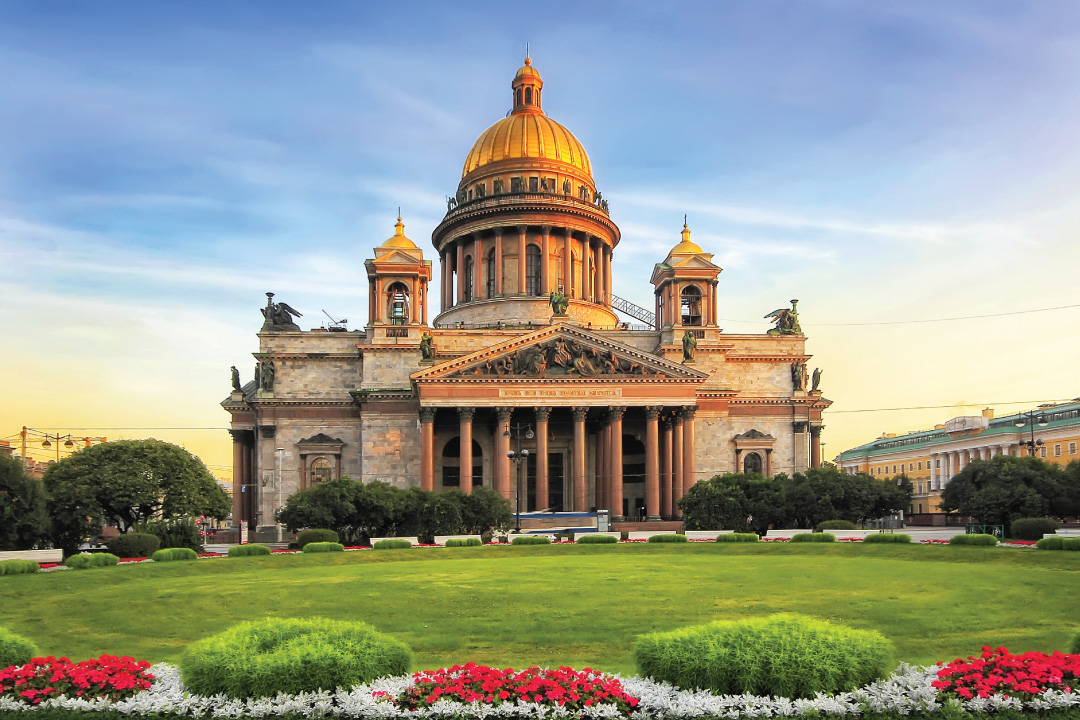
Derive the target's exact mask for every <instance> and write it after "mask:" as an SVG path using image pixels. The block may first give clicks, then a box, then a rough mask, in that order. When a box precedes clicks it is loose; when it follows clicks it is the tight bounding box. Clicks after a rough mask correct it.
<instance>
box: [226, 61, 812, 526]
mask: <svg viewBox="0 0 1080 720" xmlns="http://www.w3.org/2000/svg"><path fill="white" fill-rule="evenodd" d="M543 87H544V82H543V80H541V78H540V74H539V73H538V72H537V70H536V68H534V67H533V66H532V61H531V60H530V59H528V58H526V60H525V64H524V65H523V66H522V67H521V68H520V69H519V70H518V71H517V73H516V74H515V76H514V79H513V81H512V83H511V89H512V95H513V110H512V111H511V112H510V113H509V114H508V115H507V116H506V117H505V118H503V119H501V120H499V121H498V122H496V123H495V124H494V125H492V126H491V127H489V128H488V129H487V130H485V131H484V132H483V133H482V134H481V135H480V137H479V139H477V140H476V142H475V143H474V144H473V146H472V149H471V150H469V152H468V154H467V155H466V156H465V164H464V168H463V169H462V175H461V181H460V182H459V183H458V186H457V190H456V192H455V194H454V196H453V197H448V198H447V209H446V215H445V216H444V217H443V219H442V221H441V222H440V223H439V225H438V226H437V227H436V228H435V230H434V231H433V232H432V235H431V243H432V246H433V249H434V254H432V255H431V257H432V259H425V257H424V251H423V250H422V249H421V248H420V247H419V246H418V245H417V244H416V243H415V242H413V241H412V240H411V239H409V237H408V236H406V234H405V226H404V224H403V223H402V221H401V218H400V217H399V218H398V220H397V224H396V225H395V226H394V234H393V235H392V236H390V238H389V239H387V240H386V241H385V242H383V243H382V244H381V245H379V246H378V247H375V248H374V252H373V254H374V257H372V258H371V259H369V260H367V261H366V262H365V267H366V269H367V280H368V317H367V323H366V325H365V326H364V328H363V330H356V331H354V330H348V329H346V328H345V327H341V326H336V325H331V327H329V328H318V329H313V330H307V331H304V330H301V329H300V327H299V326H297V325H296V324H295V323H294V319H293V318H294V316H295V315H298V314H299V313H298V312H296V311H295V310H293V308H291V307H290V306H289V305H287V304H286V303H284V302H280V301H275V300H274V296H273V294H272V293H267V305H266V308H265V309H263V310H262V312H263V315H264V323H263V326H262V329H261V331H260V332H259V347H258V351H257V352H256V353H254V355H255V359H256V378H255V380H254V381H253V382H249V383H247V384H246V385H241V383H240V380H239V373H238V371H237V370H236V369H235V368H234V369H233V392H232V394H231V395H230V396H229V398H227V399H226V400H225V401H224V402H223V403H222V406H223V407H224V408H225V410H226V411H227V412H228V413H229V414H230V415H231V419H232V422H231V430H230V433H231V434H232V438H233V478H234V484H233V487H234V493H233V501H234V512H233V518H234V521H235V522H236V524H238V525H239V524H240V522H241V521H243V522H245V523H247V524H248V525H249V526H250V527H253V528H254V527H258V526H263V527H265V526H269V525H272V524H273V523H274V519H273V515H274V510H275V509H276V508H278V507H280V506H281V505H283V504H284V499H285V498H287V497H288V496H289V495H290V494H292V493H294V492H296V491H298V490H301V489H304V488H310V487H313V486H315V485H317V484H319V483H322V482H326V481H328V480H332V479H336V478H338V477H342V476H348V477H350V478H352V479H353V480H359V481H362V482H365V483H366V482H373V481H383V482H387V483H391V484H393V485H396V486H398V487H403V488H404V487H420V488H423V489H425V490H434V491H443V490H448V489H457V490H460V491H462V492H464V493H470V492H472V490H473V489H474V488H476V487H481V486H486V487H489V488H492V489H494V490H496V491H497V492H499V493H500V494H502V495H503V496H504V497H506V498H507V499H508V500H510V501H511V503H512V504H518V505H519V507H520V508H521V510H522V511H525V512H548V511H550V512H555V511H564V512H569V511H573V512H590V511H594V510H608V511H609V512H610V516H611V517H612V519H613V520H616V521H619V520H631V519H632V520H642V521H649V520H661V519H664V520H669V519H675V518H677V517H678V515H679V509H678V506H677V504H676V503H677V501H678V500H679V498H680V497H682V495H683V494H684V493H685V492H686V490H687V489H688V488H689V487H690V486H691V485H693V484H694V483H695V482H698V481H699V480H705V479H708V478H711V477H713V476H714V475H717V474H720V473H729V472H758V473H762V474H765V475H772V474H775V473H780V472H784V473H795V472H798V471H801V470H805V469H806V468H808V467H812V466H817V465H819V464H820V461H821V457H820V455H821V452H820V432H821V428H822V424H821V413H822V411H823V410H824V409H825V408H827V407H828V406H829V405H830V401H829V400H827V399H825V398H823V397H822V394H821V391H820V390H819V389H818V384H819V380H820V372H819V371H815V372H814V374H813V377H812V378H811V377H810V375H809V373H808V372H807V361H808V360H809V356H808V355H807V354H806V351H805V337H804V335H803V334H802V331H801V329H800V327H799V322H798V310H797V301H795V300H792V301H791V307H790V309H787V308H784V309H782V310H778V311H776V312H774V313H772V314H771V315H770V316H769V317H772V318H773V319H774V320H775V323H776V326H775V327H774V328H773V329H771V330H769V331H768V333H765V334H732V333H726V332H724V331H723V330H722V329H721V328H720V327H719V326H718V324H717V300H716V296H717V293H716V289H717V283H718V278H719V275H720V271H721V268H720V267H718V266H717V265H716V264H714V263H713V256H712V254H711V253H708V252H706V251H705V250H703V249H702V248H701V247H699V246H698V245H697V244H695V243H694V241H693V240H692V239H691V232H690V229H689V228H688V227H687V226H686V224H685V223H684V225H683V229H682V235H681V238H680V239H679V241H678V242H677V243H674V245H673V247H672V248H671V250H670V251H669V252H668V253H667V256H666V257H664V258H662V259H659V258H658V259H659V260H660V261H659V262H658V263H657V264H656V266H655V268H654V270H653V273H652V278H651V283H652V285H653V292H654V296H655V306H654V307H653V308H651V309H646V308H642V307H640V306H637V305H635V304H633V303H630V302H628V301H626V300H623V299H622V298H620V297H619V296H618V295H616V294H614V292H615V290H616V289H617V288H618V283H617V282H616V280H615V278H614V275H613V265H612V259H613V256H614V253H615V249H616V248H617V246H618V245H619V243H620V242H621V241H622V237H621V234H620V231H619V227H618V226H617V225H616V224H615V222H614V220H613V219H612V217H611V215H610V213H609V208H608V201H607V200H606V199H604V198H603V196H602V194H601V192H600V191H598V190H597V187H596V183H595V181H594V179H593V173H592V166H591V164H590V162H589V156H588V155H587V154H586V152H585V148H583V147H582V145H581V143H580V142H579V141H578V140H577V138H575V137H574V135H573V134H572V133H571V132H570V131H569V130H567V129H566V128H565V127H563V126H562V125H560V124H559V123H558V122H556V121H554V120H552V119H551V118H550V117H549V116H548V115H547V114H546V113H545V111H544V109H543V107H544V106H543V99H544V90H543ZM673 236H674V233H673ZM673 240H674V237H673ZM435 256H437V261H438V263H439V270H440V272H439V287H438V288H432V287H431V286H430V282H431V279H432V262H433V261H434V258H435ZM616 311H618V314H617V313H616ZM623 318H632V319H633V320H634V321H636V322H628V321H626V320H624V319H623Z"/></svg>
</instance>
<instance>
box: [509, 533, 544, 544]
mask: <svg viewBox="0 0 1080 720" xmlns="http://www.w3.org/2000/svg"><path fill="white" fill-rule="evenodd" d="M510 544H511V545H550V544H551V538H549V537H546V536H544V535H518V536H517V537H515V538H514V539H513V540H511V541H510Z"/></svg>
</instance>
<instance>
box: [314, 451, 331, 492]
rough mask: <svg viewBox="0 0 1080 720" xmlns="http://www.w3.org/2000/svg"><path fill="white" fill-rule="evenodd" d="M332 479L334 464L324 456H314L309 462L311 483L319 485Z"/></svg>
mask: <svg viewBox="0 0 1080 720" xmlns="http://www.w3.org/2000/svg"><path fill="white" fill-rule="evenodd" d="M333 479H334V466H333V465H331V464H330V461H329V460H327V459H326V458H324V457H321V458H315V461H314V462H312V463H311V485H312V486H313V487H314V486H315V485H321V484H322V483H324V482H330V481H331V480H333Z"/></svg>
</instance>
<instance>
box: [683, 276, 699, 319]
mask: <svg viewBox="0 0 1080 720" xmlns="http://www.w3.org/2000/svg"><path fill="white" fill-rule="evenodd" d="M682 324H683V325H700V324H701V291H700V290H698V289H697V288H696V287H694V286H693V285H691V286H689V287H687V288H685V289H684V290H683V291H682Z"/></svg>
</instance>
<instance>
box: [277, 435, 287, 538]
mask: <svg viewBox="0 0 1080 720" xmlns="http://www.w3.org/2000/svg"><path fill="white" fill-rule="evenodd" d="M283 452H285V448H278V449H277V451H276V455H277V457H276V458H275V460H276V470H277V472H276V473H275V477H274V490H275V491H276V492H277V507H275V508H274V522H275V523H276V524H277V541H278V542H281V521H280V520H278V517H277V516H278V513H279V512H281V454H282V453H283Z"/></svg>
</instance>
